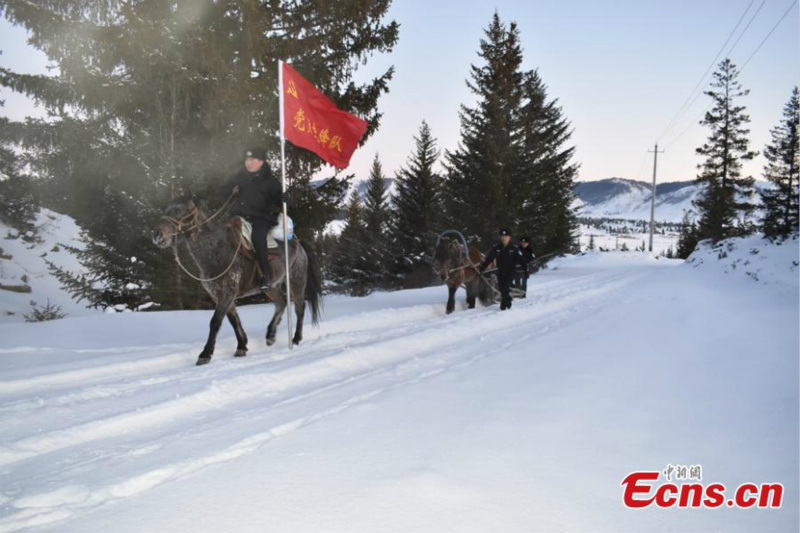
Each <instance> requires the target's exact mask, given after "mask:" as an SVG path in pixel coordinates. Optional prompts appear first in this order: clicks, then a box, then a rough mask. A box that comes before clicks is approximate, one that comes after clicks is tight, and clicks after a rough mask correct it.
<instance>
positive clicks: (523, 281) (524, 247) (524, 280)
mask: <svg viewBox="0 0 800 533" xmlns="http://www.w3.org/2000/svg"><path fill="white" fill-rule="evenodd" d="M519 251H520V252H521V253H522V258H523V259H524V263H525V267H524V268H518V269H517V273H516V277H515V278H514V287H516V288H517V289H520V290H521V291H522V293H523V294H522V296H520V298H525V297H526V296H527V292H528V278H529V277H530V275H531V270H533V260H534V259H536V256H535V255H533V248H531V240H530V239H529V238H528V237H526V236H524V235H523V236H522V237H520V239H519Z"/></svg>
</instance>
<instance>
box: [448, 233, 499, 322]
mask: <svg viewBox="0 0 800 533" xmlns="http://www.w3.org/2000/svg"><path fill="white" fill-rule="evenodd" d="M433 259H434V268H435V270H437V272H438V274H439V278H441V280H442V281H444V282H445V283H446V284H447V290H448V297H447V307H446V308H445V311H446V312H447V314H448V315H449V314H450V313H452V312H453V311H454V310H455V306H456V299H455V296H456V291H457V290H458V288H459V287H461V286H464V288H465V289H466V291H467V306H468V307H469V308H470V309H475V299H476V297H477V299H479V300H480V301H481V304H483V305H484V306H489V305H491V304H493V303H494V295H493V294H492V287H491V286H490V285H489V283H488V282H487V281H486V279H485V278H484V277H483V276H482V275H480V273H479V272H478V265H480V263H481V260H482V256H481V253H480V252H479V251H478V249H477V248H475V247H474V246H469V247H468V248H467V247H465V246H464V244H462V243H461V242H460V241H459V240H458V239H455V238H454V239H440V240H439V243H438V244H437V245H436V248H435V250H434V253H433Z"/></svg>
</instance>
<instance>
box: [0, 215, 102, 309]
mask: <svg viewBox="0 0 800 533" xmlns="http://www.w3.org/2000/svg"><path fill="white" fill-rule="evenodd" d="M35 225H36V227H37V229H38V231H37V235H36V236H35V237H34V236H31V235H29V236H25V235H19V232H17V231H16V230H15V229H13V228H11V227H9V226H7V225H6V224H4V223H3V222H2V221H0V285H2V286H4V287H6V288H8V287H17V288H23V290H25V289H24V288H25V287H28V288H29V289H30V292H13V291H11V290H1V289H0V323H1V322H23V321H24V320H25V315H26V314H30V313H31V310H32V309H33V307H32V305H31V302H32V301H33V302H36V304H37V306H38V308H42V307H44V306H46V305H47V303H48V301H49V302H50V304H51V305H54V306H59V307H60V308H61V311H62V312H63V313H66V314H67V315H68V316H84V315H87V314H93V313H96V312H97V311H93V310H89V309H86V307H85V306H84V302H81V303H77V302H75V301H74V300H73V299H72V298H71V297H70V295H69V294H68V293H67V292H65V291H64V290H63V289H62V288H61V285H60V283H59V282H58V280H57V279H56V278H55V277H53V276H52V275H51V274H50V273H49V271H48V269H47V263H46V261H50V262H52V263H55V264H56V265H59V266H61V267H63V268H65V269H67V270H69V271H72V272H83V269H82V267H81V265H80V263H79V262H78V261H77V259H76V258H75V256H73V255H72V254H71V253H69V252H68V251H67V250H66V249H65V248H64V245H65V244H66V245H67V246H73V247H76V248H82V247H83V244H82V243H81V242H80V240H79V237H80V228H79V227H78V226H77V224H75V221H74V220H73V219H72V218H70V217H68V216H66V215H62V214H59V213H55V212H53V211H50V210H48V209H41V210H40V211H39V213H38V214H37V215H36V221H35Z"/></svg>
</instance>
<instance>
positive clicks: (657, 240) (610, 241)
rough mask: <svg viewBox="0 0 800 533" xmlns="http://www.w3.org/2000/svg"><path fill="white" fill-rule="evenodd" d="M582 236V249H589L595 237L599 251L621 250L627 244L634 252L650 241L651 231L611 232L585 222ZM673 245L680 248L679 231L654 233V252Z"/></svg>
mask: <svg viewBox="0 0 800 533" xmlns="http://www.w3.org/2000/svg"><path fill="white" fill-rule="evenodd" d="M580 231H581V233H580V236H579V237H578V242H579V243H580V246H581V250H587V249H588V247H589V241H590V239H591V238H592V237H594V246H595V249H596V250H598V251H599V249H600V248H602V249H603V250H607V251H620V248H622V246H623V245H624V246H627V247H628V250H629V251H631V252H633V251H634V250H636V249H637V248H641V246H642V242H644V244H645V247H647V246H648V245H649V243H650V233H649V232H648V233H636V232H617V233H613V232H609V231H607V230H605V229H601V228H596V227H590V226H587V225H585V224H581V225H580ZM670 247H672V251H673V252H675V251H676V250H677V249H678V234H677V233H672V232H669V233H666V234H665V235H662V234H661V233H658V232H656V233H653V252H654V253H655V254H656V255H658V254H660V253H662V252H664V253H666V251H667V249H668V248H670Z"/></svg>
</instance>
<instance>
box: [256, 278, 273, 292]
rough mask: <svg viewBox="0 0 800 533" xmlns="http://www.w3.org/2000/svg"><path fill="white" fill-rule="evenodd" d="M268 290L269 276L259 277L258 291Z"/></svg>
mask: <svg viewBox="0 0 800 533" xmlns="http://www.w3.org/2000/svg"><path fill="white" fill-rule="evenodd" d="M269 288H270V285H269V276H261V284H260V285H259V289H261V290H262V291H268V290H269Z"/></svg>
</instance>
